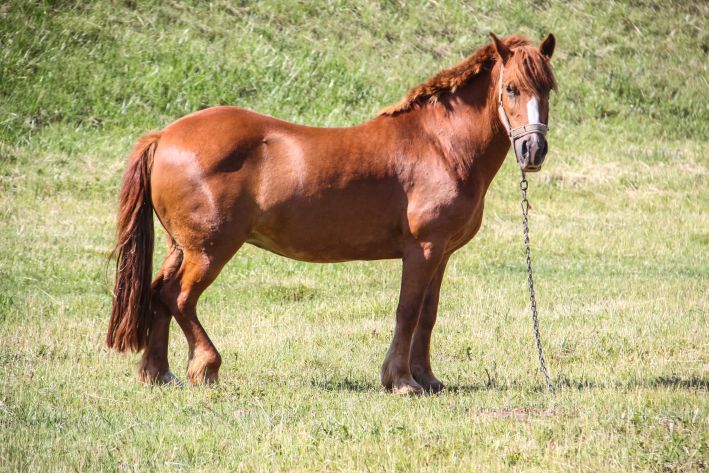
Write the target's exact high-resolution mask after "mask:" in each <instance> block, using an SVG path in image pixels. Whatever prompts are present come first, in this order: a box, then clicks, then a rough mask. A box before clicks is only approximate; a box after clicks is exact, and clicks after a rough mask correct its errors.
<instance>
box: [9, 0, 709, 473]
mask: <svg viewBox="0 0 709 473" xmlns="http://www.w3.org/2000/svg"><path fill="white" fill-rule="evenodd" d="M136 3H138V4H139V5H138V6H135V5H134V4H136ZM228 3H231V2H222V1H217V2H213V3H212V4H211V6H210V7H203V6H201V7H197V6H189V5H181V4H177V2H167V3H164V2H155V3H144V2H98V3H95V4H94V5H93V6H88V7H76V6H72V4H71V3H70V2H46V3H37V2H32V3H30V2H20V1H18V2H12V1H11V2H9V3H4V4H3V5H1V6H0V44H1V47H0V124H1V125H0V367H1V370H2V373H1V380H0V469H4V470H42V471H44V470H47V469H48V468H49V467H52V468H56V469H62V470H97V469H107V470H112V469H116V468H124V469H139V470H154V469H169V470H173V469H197V470H200V469H202V470H214V469H224V470H233V469H248V470H258V469H263V470H274V469H277V470H284V469H292V468H301V469H307V470H310V469H317V470H339V469H355V468H356V469H367V468H368V469H372V470H382V469H386V470H395V469H414V468H415V469H430V470H436V471H440V470H441V469H444V468H445V469H455V468H456V467H458V468H463V466H466V465H467V466H469V465H470V464H471V463H472V464H474V465H477V467H478V468H479V469H482V470H490V469H505V468H508V467H511V466H514V467H515V468H520V469H525V470H545V471H547V470H556V469H558V470H563V469H568V468H573V469H583V470H591V471H598V470H619V471H627V470H631V469H640V470H643V469H650V470H687V471H691V470H701V469H706V468H707V465H708V463H709V460H707V458H708V457H709V448H708V446H707V444H708V442H709V440H708V438H707V436H708V434H707V432H708V431H709V420H708V412H709V403H708V402H707V389H708V384H709V381H708V373H707V367H708V364H709V354H708V352H709V347H708V345H707V343H708V342H707V340H709V328H708V327H709V324H708V323H707V313H708V312H709V300H708V295H707V290H708V289H707V288H708V283H709V271H708V270H707V267H708V266H709V256H707V255H709V233H707V229H708V228H709V215H708V213H707V211H706V208H707V206H709V194H707V192H706V187H707V184H709V161H708V159H707V153H708V151H709V145H708V144H707V138H708V135H709V125H708V124H707V120H706V116H707V114H708V113H709V108H708V105H707V100H706V97H707V94H708V92H709V86H708V85H707V82H706V77H707V65H706V60H705V59H706V54H707V51H708V50H709V35H708V32H707V29H706V24H707V18H708V17H709V11H708V9H707V7H705V6H699V5H698V4H696V5H695V4H693V3H691V2H676V3H673V4H667V3H666V2H657V3H654V2H636V3H638V5H634V6H632V7H631V6H628V5H625V4H621V3H607V2H598V3H593V2H590V1H588V0H576V1H572V2H570V3H565V4H553V3H550V2H538V3H537V6H535V7H533V6H529V5H525V4H523V3H510V2H503V3H502V5H501V6H500V2H481V3H480V4H479V5H477V6H475V7H472V6H460V4H459V2H395V1H389V2H382V3H380V2H357V3H356V4H350V3H349V2H337V1H328V2H275V1H268V2H260V3H259V4H258V6H256V5H252V6H249V5H246V6H237V5H236V4H235V5H233V6H229V5H228ZM490 30H493V31H496V32H497V33H499V34H506V33H512V32H522V33H526V34H529V35H531V36H533V37H535V38H540V37H541V36H542V34H544V33H546V32H547V31H553V32H554V33H556V34H557V38H558V53H557V55H556V56H555V59H554V62H555V64H556V68H557V74H558V78H559V82H560V90H559V93H558V94H557V95H555V97H554V99H553V104H552V107H553V108H552V125H553V128H552V131H551V133H550V137H549V138H550V144H551V148H552V151H551V153H550V156H549V158H548V164H547V166H546V168H545V171H543V172H542V174H540V175H538V176H534V177H533V179H532V185H531V195H532V202H533V206H534V209H533V215H532V243H533V246H534V254H535V262H536V271H537V275H538V286H539V288H538V294H539V299H540V301H539V302H540V311H541V319H542V329H543V335H544V337H545V341H546V344H547V352H548V357H549V362H550V366H551V369H552V371H553V374H554V375H555V376H556V377H557V379H558V381H559V383H560V385H561V386H562V389H561V391H560V393H559V395H558V396H556V397H555V398H549V397H548V396H547V395H545V394H544V393H543V392H542V391H540V389H539V388H540V383H541V379H540V377H539V374H538V372H537V371H536V360H535V357H534V352H533V344H532V334H531V331H530V327H529V320H528V318H529V316H528V312H527V310H528V309H527V305H526V293H525V291H526V287H525V284H524V281H525V272H524V267H523V263H522V251H521V250H522V248H521V229H520V224H519V215H518V210H519V209H518V206H517V200H518V194H517V189H516V184H515V179H516V171H515V169H514V165H513V164H512V163H511V162H509V163H507V164H506V165H505V166H504V167H503V169H502V171H501V173H500V175H499V177H498V178H497V180H496V181H495V183H494V184H493V186H492V188H491V190H490V193H489V196H488V200H487V213H486V221H485V224H484V226H483V230H482V231H481V233H480V235H479V236H478V238H476V240H474V241H473V242H472V243H471V244H470V245H468V247H466V248H465V249H464V250H462V251H461V252H460V254H458V255H457V256H455V257H454V258H453V260H452V263H451V265H450V267H449V271H448V273H447V276H446V280H445V282H444V287H443V297H442V304H441V314H442V316H441V318H440V323H439V326H438V327H437V331H436V334H435V335H434V369H436V370H437V371H438V374H439V376H440V377H441V378H442V379H443V380H444V381H446V382H447V383H448V384H449V386H450V387H451V389H450V391H449V392H448V393H447V394H444V395H442V396H437V397H433V398H431V397H427V398H422V399H400V398H396V397H393V396H391V395H388V394H385V393H383V392H382V391H381V390H380V388H379V385H378V367H379V364H380V362H381V359H382V357H383V354H384V351H385V350H386V347H387V344H388V341H389V336H390V332H391V329H392V324H393V316H392V314H393V311H394V308H395V304H396V300H395V296H396V294H397V284H398V271H399V266H398V263H397V262H395V261H384V262H374V263H349V264H340V265H306V264H301V263H297V262H293V261H289V260H284V259H281V258H278V257H276V256H273V255H270V254H267V253H264V252H262V251H258V250H255V249H253V248H246V249H244V250H243V251H242V252H241V253H240V254H239V256H238V257H237V258H236V259H235V261H234V262H233V263H232V264H231V265H229V266H228V267H227V268H226V270H225V271H224V273H223V274H222V276H221V277H220V278H219V279H218V280H217V282H216V283H215V284H214V286H213V288H212V289H211V290H210V291H208V292H207V294H205V297H204V299H203V302H202V303H201V305H200V308H201V318H202V320H203V322H204V323H205V324H206V326H207V329H208V331H209V332H210V334H211V335H212V338H213V339H214V341H215V343H216V345H217V346H218V348H220V350H221V352H222V354H223V356H224V359H225V364H224V366H223V368H222V372H221V375H222V379H223V382H222V384H221V385H220V386H219V387H217V388H214V389H205V388H196V389H185V390H175V389H146V388H143V387H140V386H138V385H136V383H135V382H134V381H133V378H132V376H133V373H134V369H135V363H136V359H137V358H136V357H134V356H133V357H131V356H119V355H116V354H114V353H110V352H108V351H107V350H106V349H105V348H104V347H103V345H102V338H103V333H104V330H105V324H106V320H107V313H108V308H109V303H110V296H109V291H110V275H108V276H107V271H106V255H107V249H108V248H110V246H111V244H112V232H113V227H112V225H113V218H114V217H113V211H114V202H115V196H116V191H117V185H118V181H119V176H120V173H121V171H122V167H123V162H124V158H125V155H126V153H127V151H128V149H129V148H130V146H131V143H132V142H133V141H134V140H135V138H136V137H137V136H138V135H139V134H140V133H142V132H144V131H146V130H148V129H153V128H160V127H161V126H163V125H164V124H166V123H167V122H169V121H171V120H173V119H175V118H177V117H179V116H181V115H183V114H185V113H187V112H190V111H193V110H196V109H198V108H201V107H204V106H208V105H214V104H219V103H231V104H239V105H243V106H247V107H251V108H254V109H257V110H259V111H262V112H265V113H270V114H273V115H275V116H278V117H281V118H284V119H288V120H292V121H297V122H301V123H308V124H319V125H327V126H336V125H337V126H339V125H347V124H351V123H355V122H358V121H362V120H364V119H366V118H368V117H371V116H372V115H373V114H374V113H375V112H376V110H377V109H378V108H380V107H381V106H382V105H385V104H388V103H391V102H393V101H395V100H396V99H398V98H399V96H401V95H402V94H403V93H404V91H405V90H406V89H407V88H408V87H409V86H412V85H414V84H415V83H417V82H418V81H421V80H423V79H424V78H425V77H426V76H427V75H429V74H431V73H433V72H435V71H436V70H438V69H440V68H441V67H444V66H447V65H449V64H452V63H454V62H456V61H457V60H458V59H459V58H460V57H462V55H464V54H467V53H469V52H470V51H471V50H472V49H474V48H475V47H477V46H479V45H480V44H482V42H484V41H485V40H486V36H485V33H486V32H487V31H490ZM159 251H160V250H159ZM173 333H174V334H175V336H174V337H173V343H172V346H171V359H172V365H173V368H175V369H176V371H178V372H180V371H181V370H182V369H184V360H185V348H186V347H185V343H184V341H183V339H182V336H181V335H179V330H178V329H175V330H174V332H173Z"/></svg>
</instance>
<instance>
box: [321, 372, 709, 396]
mask: <svg viewBox="0 0 709 473" xmlns="http://www.w3.org/2000/svg"><path fill="white" fill-rule="evenodd" d="M310 384H311V386H312V387H314V388H317V389H321V390H323V391H332V392H337V391H349V392H360V393H364V392H381V391H382V390H383V388H382V386H381V385H380V384H379V383H375V382H373V381H366V380H358V379H352V378H349V377H345V378H342V379H332V378H331V379H313V380H311V382H310ZM554 386H555V388H556V389H561V390H576V391H583V390H593V389H635V388H675V389H683V390H705V391H707V390H709V378H706V377H703V376H690V377H687V378H683V377H680V376H658V377H654V378H649V379H633V380H630V381H626V382H623V381H620V382H613V381H609V382H600V383H599V382H597V381H593V380H588V379H571V378H567V377H564V378H561V379H559V380H556V382H554ZM510 390H529V386H528V385H517V384H497V383H489V382H483V383H479V384H453V385H448V386H446V390H445V392H447V393H461V394H466V393H478V392H485V391H510ZM545 390H546V387H545V386H544V384H543V382H541V381H540V382H539V384H538V385H537V386H535V387H534V388H533V391H545Z"/></svg>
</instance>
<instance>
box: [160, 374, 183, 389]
mask: <svg viewBox="0 0 709 473" xmlns="http://www.w3.org/2000/svg"><path fill="white" fill-rule="evenodd" d="M159 384H163V385H166V386H175V387H177V388H181V387H183V386H184V384H183V383H182V381H180V378H178V377H177V376H175V375H174V374H172V371H168V372H167V373H165V374H164V375H162V377H161V378H160V383H159Z"/></svg>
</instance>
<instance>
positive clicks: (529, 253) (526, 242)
mask: <svg viewBox="0 0 709 473" xmlns="http://www.w3.org/2000/svg"><path fill="white" fill-rule="evenodd" d="M519 188H520V190H521V191H522V202H521V206H522V224H523V225H524V246H525V248H526V251H527V282H528V283H529V302H530V304H531V307H532V326H533V327H534V336H535V338H536V339H537V351H538V354H539V366H540V367H541V370H542V373H544V381H546V384H547V388H548V389H549V391H550V392H551V393H552V394H553V393H554V386H553V385H552V383H551V378H550V377H549V372H548V371H547V364H546V361H545V360H544V353H543V352H542V337H541V335H540V334H539V321H538V320H537V300H536V298H535V295H534V279H533V278H532V250H531V248H530V245H529V220H528V218H527V216H528V213H529V200H527V189H528V188H529V182H527V177H526V176H525V174H524V171H522V179H521V180H520V181H519Z"/></svg>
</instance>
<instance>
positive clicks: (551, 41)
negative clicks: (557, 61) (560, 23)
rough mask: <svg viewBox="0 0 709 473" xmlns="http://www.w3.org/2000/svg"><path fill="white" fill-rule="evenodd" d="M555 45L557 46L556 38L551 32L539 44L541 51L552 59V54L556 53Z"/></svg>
mask: <svg viewBox="0 0 709 473" xmlns="http://www.w3.org/2000/svg"><path fill="white" fill-rule="evenodd" d="M554 47H556V38H554V35H553V34H551V33H549V34H548V35H547V37H546V38H544V41H542V44H541V45H540V46H539V51H540V52H541V53H542V54H543V55H545V56H546V57H547V59H551V55H552V54H554Z"/></svg>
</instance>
